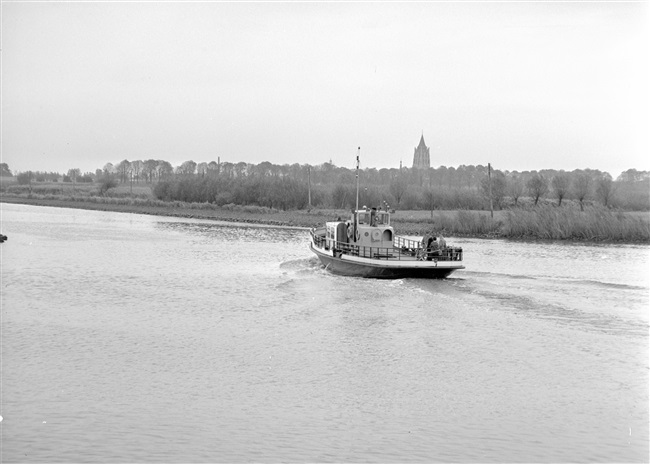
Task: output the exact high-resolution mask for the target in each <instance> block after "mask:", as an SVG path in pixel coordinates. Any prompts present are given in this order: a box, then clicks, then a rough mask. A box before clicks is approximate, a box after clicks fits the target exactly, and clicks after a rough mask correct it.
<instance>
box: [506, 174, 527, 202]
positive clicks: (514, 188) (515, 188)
mask: <svg viewBox="0 0 650 464" xmlns="http://www.w3.org/2000/svg"><path fill="white" fill-rule="evenodd" d="M506 190H507V192H508V195H510V196H511V197H512V200H513V201H514V202H515V206H517V204H518V202H519V198H520V197H521V196H522V195H523V194H524V182H523V181H522V180H521V177H519V176H513V177H511V178H510V180H509V181H508V186H507V189H506Z"/></svg>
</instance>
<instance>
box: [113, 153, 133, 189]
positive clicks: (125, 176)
mask: <svg viewBox="0 0 650 464" xmlns="http://www.w3.org/2000/svg"><path fill="white" fill-rule="evenodd" d="M115 170H116V171H117V174H118V175H119V176H120V182H122V183H124V182H126V181H128V180H129V177H130V176H131V162H130V161H129V160H127V159H125V160H122V161H120V163H119V164H118V165H117V166H115Z"/></svg>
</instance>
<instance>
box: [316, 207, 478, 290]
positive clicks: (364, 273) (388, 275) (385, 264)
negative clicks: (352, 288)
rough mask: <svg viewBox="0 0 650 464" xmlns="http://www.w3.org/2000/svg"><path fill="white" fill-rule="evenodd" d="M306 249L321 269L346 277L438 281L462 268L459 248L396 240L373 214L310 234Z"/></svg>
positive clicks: (382, 215)
mask: <svg viewBox="0 0 650 464" xmlns="http://www.w3.org/2000/svg"><path fill="white" fill-rule="evenodd" d="M310 248H311V250H312V251H313V252H314V253H315V254H316V256H318V258H319V259H320V261H321V262H322V263H323V265H324V266H325V268H326V269H328V270H330V271H331V272H333V273H335V274H340V275H345V276H357V277H372V278H379V279H399V278H403V277H422V278H429V279H441V278H444V277H447V276H448V275H449V274H451V273H452V272H453V271H455V270H457V269H464V268H465V266H463V249H462V248H457V247H447V246H446V244H445V242H444V239H442V237H439V239H436V237H433V236H425V237H423V239H422V240H421V241H418V240H412V239H409V238H406V237H402V236H398V235H395V231H394V229H393V227H392V226H391V225H390V213H389V212H388V211H381V210H379V211H378V210H377V209H375V208H372V209H368V208H364V209H361V210H359V209H357V210H355V211H353V212H352V217H351V219H350V220H349V221H341V220H338V221H333V222H326V223H325V227H318V228H314V229H312V230H311V243H310Z"/></svg>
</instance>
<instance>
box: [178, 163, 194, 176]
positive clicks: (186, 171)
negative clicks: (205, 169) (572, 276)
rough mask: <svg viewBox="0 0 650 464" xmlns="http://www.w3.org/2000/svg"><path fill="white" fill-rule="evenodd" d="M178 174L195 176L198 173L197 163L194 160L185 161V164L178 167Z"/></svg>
mask: <svg viewBox="0 0 650 464" xmlns="http://www.w3.org/2000/svg"><path fill="white" fill-rule="evenodd" d="M177 172H178V173H179V174H180V175H191V174H194V173H195V172H196V163H195V162H194V161H192V160H189V161H185V162H184V163H183V164H181V165H180V166H179V167H178V169H177Z"/></svg>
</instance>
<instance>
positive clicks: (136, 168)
mask: <svg viewBox="0 0 650 464" xmlns="http://www.w3.org/2000/svg"><path fill="white" fill-rule="evenodd" d="M143 167H144V163H143V162H142V161H141V160H135V161H132V162H131V172H132V173H133V177H134V178H135V181H136V182H139V181H140V173H141V172H142V168H143Z"/></svg>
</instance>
